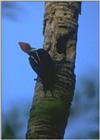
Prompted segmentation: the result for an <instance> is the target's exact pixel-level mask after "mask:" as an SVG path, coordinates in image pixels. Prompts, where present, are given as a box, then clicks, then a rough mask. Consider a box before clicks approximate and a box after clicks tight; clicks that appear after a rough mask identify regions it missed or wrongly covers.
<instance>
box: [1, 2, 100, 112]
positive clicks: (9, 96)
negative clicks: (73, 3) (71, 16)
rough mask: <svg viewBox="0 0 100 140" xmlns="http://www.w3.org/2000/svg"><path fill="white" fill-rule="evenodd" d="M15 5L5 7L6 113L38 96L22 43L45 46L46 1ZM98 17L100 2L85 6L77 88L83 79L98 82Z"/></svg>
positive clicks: (4, 77)
mask: <svg viewBox="0 0 100 140" xmlns="http://www.w3.org/2000/svg"><path fill="white" fill-rule="evenodd" d="M14 3H16V6H15V8H4V7H3V6H2V111H3V112H5V113H6V112H7V111H8V110H10V109H11V108H12V107H13V106H16V105H17V106H20V105H26V101H27V102H28V103H29V106H31V102H32V98H33V93H34V85H35V82H34V78H35V77H36V74H35V72H33V70H32V69H31V67H30V65H29V62H28V57H27V55H26V54H24V53H23V52H22V50H21V49H20V48H19V45H18V42H19V41H24V42H28V43H30V44H31V45H32V46H33V47H36V48H41V47H43V34H42V30H43V14H44V2H14ZM12 13H13V14H12ZM7 14H8V15H9V18H8V17H7ZM14 15H15V16H14ZM98 16H99V13H98V2H83V3H82V12H81V15H80V17H79V30H78V42H77V56H76V68H75V73H76V76H77V84H76V88H79V86H80V82H79V80H80V78H81V77H92V76H94V77H95V78H96V80H98V63H99V60H98V58H99V36H98V34H99V21H98V20H99V19H98Z"/></svg>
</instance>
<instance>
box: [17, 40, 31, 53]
mask: <svg viewBox="0 0 100 140" xmlns="http://www.w3.org/2000/svg"><path fill="white" fill-rule="evenodd" d="M19 46H20V48H21V49H22V50H23V51H24V52H25V53H29V51H30V50H31V46H30V45H29V44H28V43H25V42H19Z"/></svg>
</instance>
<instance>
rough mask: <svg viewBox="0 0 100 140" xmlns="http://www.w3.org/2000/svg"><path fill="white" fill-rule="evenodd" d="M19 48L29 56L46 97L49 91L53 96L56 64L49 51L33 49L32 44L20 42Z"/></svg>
mask: <svg viewBox="0 0 100 140" xmlns="http://www.w3.org/2000/svg"><path fill="white" fill-rule="evenodd" d="M19 46H20V47H21V49H22V50H23V51H24V52H25V53H27V54H28V55H29V62H30V65H31V67H32V69H33V70H34V71H35V72H36V73H37V75H38V76H39V78H40V80H41V82H42V84H43V89H44V92H45V95H46V92H47V91H48V90H49V91H51V94H52V90H53V87H54V82H55V64H54V61H53V60H52V58H51V56H50V55H49V53H48V51H47V50H45V49H44V48H39V49H36V48H32V47H31V46H30V44H28V43H25V42H19Z"/></svg>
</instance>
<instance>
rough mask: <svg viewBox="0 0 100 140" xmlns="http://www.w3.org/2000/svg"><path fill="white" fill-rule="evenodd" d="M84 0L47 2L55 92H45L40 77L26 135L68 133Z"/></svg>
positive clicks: (46, 22)
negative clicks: (80, 15)
mask: <svg viewBox="0 0 100 140" xmlns="http://www.w3.org/2000/svg"><path fill="white" fill-rule="evenodd" d="M80 11H81V3H80V2H45V15H44V29H43V34H44V49H46V50H48V52H49V54H50V56H51V57H52V59H53V61H54V63H55V66H56V79H55V83H54V88H53V93H51V92H50V91H47V94H46V97H45V96H44V91H43V85H42V82H41V80H40V79H39V78H38V80H37V83H36V87H35V96H34V99H33V104H32V108H31V111H30V116H29V122H28V130H27V134H26V138H35V139H48V138H52V139H54V138H55V139H58V138H59V139H60V138H63V136H64V130H65V127H66V125H67V120H68V116H69V109H70V105H71V101H72V99H73V95H74V89H75V74H74V68H75V57H76V42H77V30H78V16H79V13H80Z"/></svg>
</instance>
